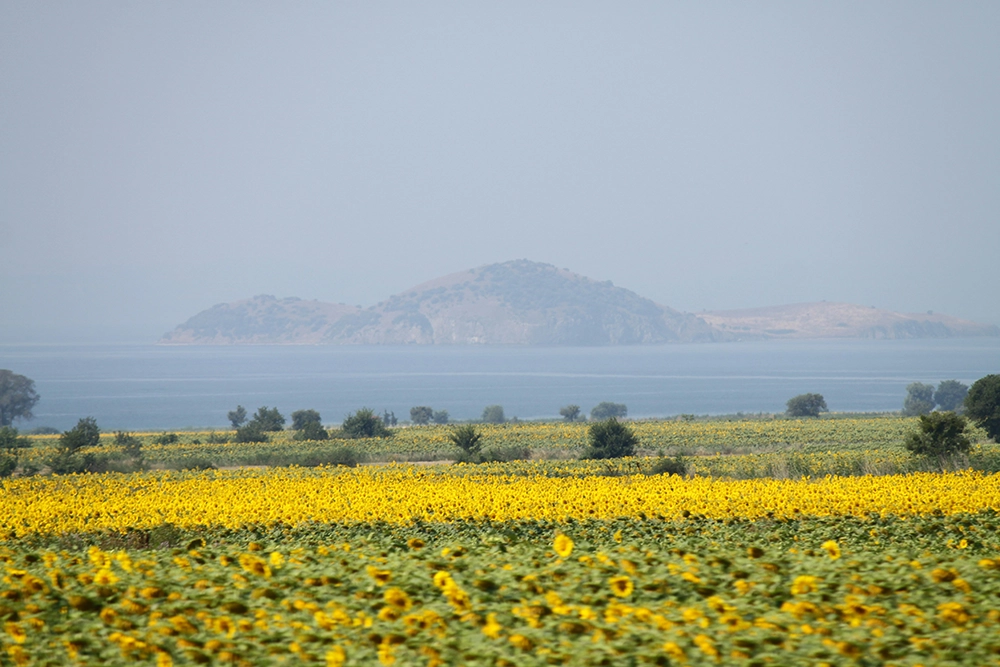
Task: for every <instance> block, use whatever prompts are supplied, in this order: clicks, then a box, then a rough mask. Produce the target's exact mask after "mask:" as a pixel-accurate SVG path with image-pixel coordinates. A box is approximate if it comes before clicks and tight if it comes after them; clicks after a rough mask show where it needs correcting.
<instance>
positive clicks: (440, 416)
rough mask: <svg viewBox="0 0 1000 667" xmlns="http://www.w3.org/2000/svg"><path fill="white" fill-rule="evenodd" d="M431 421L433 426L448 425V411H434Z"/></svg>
mask: <svg viewBox="0 0 1000 667" xmlns="http://www.w3.org/2000/svg"><path fill="white" fill-rule="evenodd" d="M431 421H433V422H434V423H435V424H447V423H448V411H447V410H435V411H434V414H433V415H432V416H431Z"/></svg>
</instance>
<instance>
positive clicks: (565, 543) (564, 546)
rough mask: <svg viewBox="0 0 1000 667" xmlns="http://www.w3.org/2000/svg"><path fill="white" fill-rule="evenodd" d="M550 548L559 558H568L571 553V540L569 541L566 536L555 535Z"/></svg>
mask: <svg viewBox="0 0 1000 667" xmlns="http://www.w3.org/2000/svg"><path fill="white" fill-rule="evenodd" d="M552 547H553V548H554V549H555V550H556V553H557V554H558V555H559V557H560V558H569V555H570V554H571V553H573V540H571V539H570V538H569V537H568V536H566V535H563V534H562V533H559V534H558V535H556V539H555V542H554V543H553V545H552Z"/></svg>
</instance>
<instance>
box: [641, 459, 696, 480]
mask: <svg viewBox="0 0 1000 667" xmlns="http://www.w3.org/2000/svg"><path fill="white" fill-rule="evenodd" d="M687 473H688V462H687V461H686V460H684V457H683V456H674V457H670V458H668V457H666V456H661V457H660V458H659V459H658V460H657V461H656V463H654V464H653V467H652V468H651V469H650V471H649V474H650V475H680V476H681V477H684V476H685V475H687Z"/></svg>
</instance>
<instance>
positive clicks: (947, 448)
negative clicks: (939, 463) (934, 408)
mask: <svg viewBox="0 0 1000 667" xmlns="http://www.w3.org/2000/svg"><path fill="white" fill-rule="evenodd" d="M966 426H968V422H967V421H966V419H965V417H963V416H961V415H956V414H955V413H954V412H932V413H931V414H929V415H920V423H919V424H918V425H917V430H916V431H915V432H913V433H911V434H910V435H909V436H907V438H906V449H908V450H909V451H910V452H912V453H913V454H916V455H918V456H928V457H936V458H938V459H944V458H947V457H951V456H955V455H956V454H967V453H968V452H969V448H970V447H971V446H972V443H971V442H970V440H969V437H968V436H967V435H966V434H965V429H966Z"/></svg>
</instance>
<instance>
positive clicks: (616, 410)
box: [560, 401, 628, 420]
mask: <svg viewBox="0 0 1000 667" xmlns="http://www.w3.org/2000/svg"><path fill="white" fill-rule="evenodd" d="M560 414H562V411H560ZM627 416H628V408H627V407H626V406H625V404H624V403H611V402H609V401H601V402H600V403H598V404H597V405H595V406H594V407H593V409H592V410H591V411H590V418H591V419H596V420H607V419H624V418H625V417H627Z"/></svg>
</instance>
